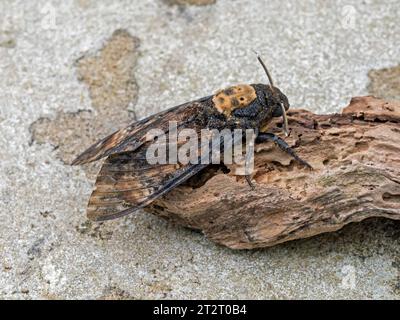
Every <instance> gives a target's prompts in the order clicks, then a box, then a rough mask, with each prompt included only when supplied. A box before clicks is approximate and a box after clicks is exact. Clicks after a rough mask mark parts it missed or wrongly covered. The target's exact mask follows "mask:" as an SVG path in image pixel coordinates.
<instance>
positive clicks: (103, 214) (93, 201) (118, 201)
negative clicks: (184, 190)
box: [87, 123, 208, 221]
mask: <svg viewBox="0 0 400 320" xmlns="http://www.w3.org/2000/svg"><path fill="white" fill-rule="evenodd" d="M193 126H194V124H193V123H192V124H189V125H188V126H186V128H188V127H192V128H193ZM194 129H196V128H194ZM200 129H201V128H198V129H196V131H198V132H199V131H200ZM178 132H179V130H178ZM150 143H152V142H145V143H144V144H143V145H142V146H140V147H139V148H138V149H136V150H135V151H133V152H132V151H131V152H125V153H117V154H113V155H111V156H109V157H108V158H107V159H106V161H105V162H104V164H103V167H102V168H101V170H100V172H99V175H98V176H97V181H96V185H95V190H94V191H93V193H92V195H91V197H90V199H89V204H88V210H87V215H88V217H89V218H90V219H92V220H96V221H102V220H109V219H114V218H118V217H121V216H124V215H127V214H129V213H132V212H134V211H136V210H138V209H140V208H143V207H144V206H146V205H148V204H149V203H150V202H152V201H153V200H154V199H156V198H158V197H160V196H161V195H163V194H165V193H166V192H168V191H170V190H171V189H172V188H174V187H176V186H177V185H179V184H181V183H182V182H184V181H186V180H187V179H189V178H190V177H191V176H193V175H194V174H196V173H197V172H199V171H200V170H202V169H203V168H205V167H206V166H207V164H190V163H189V164H187V165H181V164H180V165H177V164H149V163H148V161H147V159H146V151H147V149H148V146H149V144H150ZM179 144H180V143H178V148H179ZM199 148H200V146H199ZM207 156H208V155H207Z"/></svg>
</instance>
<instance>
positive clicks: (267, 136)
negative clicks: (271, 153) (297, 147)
mask: <svg viewBox="0 0 400 320" xmlns="http://www.w3.org/2000/svg"><path fill="white" fill-rule="evenodd" d="M266 141H273V142H274V143H275V144H276V145H277V146H278V147H279V148H280V149H281V150H282V151H284V152H286V153H287V154H289V155H290V156H291V157H293V158H294V159H295V160H296V161H298V162H299V163H300V164H302V165H304V166H306V167H307V168H309V169H312V166H311V165H310V164H309V163H308V162H307V161H305V160H303V159H302V158H300V157H299V156H298V155H297V154H296V152H295V151H294V150H293V149H292V148H291V147H289V145H288V144H287V143H286V142H285V140H283V139H282V138H280V137H278V136H276V135H274V134H273V133H269V132H260V133H259V135H258V136H257V139H256V142H257V143H261V142H266Z"/></svg>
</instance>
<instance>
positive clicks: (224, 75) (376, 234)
mask: <svg viewBox="0 0 400 320" xmlns="http://www.w3.org/2000/svg"><path fill="white" fill-rule="evenodd" d="M399 14H400V3H399V2H398V1H396V0H391V1H371V0H365V1H350V0H349V1H345V0H342V1H324V0H315V1H287V2H283V1H279V0H276V1H261V0H260V1H255V0H254V1H250V0H247V1H239V0H236V1H230V0H216V1H212V0H211V1H210V0H164V1H163V0H153V1H150V0H148V1H143V0H140V1H139V0H136V1H128V0H126V1H94V0H69V1H32V2H31V1H29V2H28V1H8V0H6V1H4V0H2V1H1V2H0V75H1V76H0V177H1V179H0V259H1V260H0V298H2V299H3V298H6V299H9V298H18V299H28V298H41V299H62V298H69V299H71V298H78V299H83V298H91V299H96V298H103V299H108V298H117V299H129V298H256V299H263V298H273V299H283V298H306V299H308V298H322V299H323V298H362V299H371V298H378V299H381V298H387V299H389V298H394V299H399V297H400V246H399V241H400V240H399V239H400V228H399V227H400V225H399V222H394V221H389V220H369V221H365V222H362V223H359V224H354V225H350V226H347V227H345V228H344V229H342V230H340V231H339V232H335V233H332V234H327V235H321V236H317V237H314V238H311V239H306V240H301V241H294V242H290V243H287V244H283V245H279V246H276V247H273V248H269V249H264V250H254V251H232V250H229V249H226V248H223V247H220V246H216V245H215V244H213V243H211V242H210V241H208V240H207V239H205V238H204V237H203V236H202V235H201V234H199V233H195V232H193V231H189V230H186V229H184V228H181V227H177V226H174V225H171V224H169V223H167V222H165V221H163V220H161V219H159V218H157V217H154V216H152V215H151V214H148V213H144V212H140V213H138V214H136V215H131V216H129V217H125V218H122V219H119V220H116V221H111V222H107V223H104V224H95V223H91V222H89V221H87V219H86V216H85V206H86V202H87V199H88V197H89V195H90V192H91V189H92V186H93V179H94V176H95V172H96V170H98V168H99V167H98V166H99V165H98V164H97V165H92V166H86V167H70V166H69V165H68V163H69V161H71V159H72V158H73V157H74V156H75V155H77V154H78V153H79V152H80V151H82V150H83V149H84V148H85V147H87V146H88V145H89V144H90V143H91V142H94V141H95V140H96V139H98V138H100V137H102V136H103V135H105V134H107V133H109V132H111V131H113V130H115V129H117V128H119V127H121V126H123V125H124V124H126V123H128V122H129V121H132V120H133V119H138V118H142V117H144V116H146V115H149V114H152V113H154V112H156V111H158V110H162V109H165V108H168V107H171V106H174V105H176V104H178V103H182V102H185V101H188V100H190V99H193V98H196V97H201V96H204V95H208V94H210V93H212V92H214V91H215V90H217V89H219V88H221V87H224V86H226V85H229V84H236V83H249V82H250V83H252V82H266V79H265V76H264V75H263V72H262V70H261V68H260V66H259V65H258V64H257V62H256V60H255V57H254V54H253V53H252V52H251V49H255V50H257V51H259V52H261V53H262V55H263V56H264V58H265V60H266V62H267V64H268V66H269V68H270V70H271V72H272V75H273V77H274V78H275V82H276V83H277V85H278V86H279V87H280V88H281V90H282V91H283V92H285V93H286V94H287V95H288V97H289V99H290V101H291V104H292V107H295V108H296V107H297V108H299V107H302V108H308V109H310V110H312V111H314V112H321V113H322V112H323V113H325V112H339V111H340V109H341V108H342V107H344V106H345V105H346V104H347V103H348V102H349V99H350V98H351V97H352V96H357V95H365V94H368V93H372V94H375V95H380V96H383V97H386V98H388V99H400V83H399V74H400V67H399V66H398V64H399V62H400V46H399V43H400V24H399Z"/></svg>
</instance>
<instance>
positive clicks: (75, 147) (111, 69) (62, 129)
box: [31, 30, 139, 164]
mask: <svg viewBox="0 0 400 320" xmlns="http://www.w3.org/2000/svg"><path fill="white" fill-rule="evenodd" d="M138 47H139V39H138V38H136V37H133V36H131V35H130V34H129V32H127V31H125V30H116V31H115V32H114V33H113V35H112V37H111V38H110V39H108V40H107V42H106V44H105V45H104V47H103V48H101V50H100V51H99V52H96V53H95V54H88V55H84V56H82V57H80V58H79V59H78V60H77V61H76V62H75V67H76V68H77V74H78V79H79V81H82V82H83V83H84V84H85V85H86V86H87V87H88V89H89V95H90V98H91V101H92V107H93V109H92V110H78V111H77V112H63V111H60V112H58V113H57V115H56V117H55V118H54V119H51V118H40V119H38V120H37V121H35V122H34V123H33V124H32V125H31V132H32V141H33V142H37V143H40V144H42V143H50V144H51V145H53V146H54V147H55V148H56V149H57V153H58V154H59V155H60V157H61V159H62V160H63V161H64V162H65V163H66V164H68V163H71V161H72V160H73V159H74V158H75V157H76V156H77V151H79V150H81V151H83V150H84V148H85V147H89V146H90V145H91V144H93V143H94V142H96V141H97V140H99V139H101V138H102V137H104V136H106V135H108V134H110V133H112V132H113V131H115V130H117V129H118V128H120V127H121V126H124V125H126V124H128V123H130V122H131V121H133V120H134V114H133V112H132V111H129V110H128V107H129V106H130V105H135V103H136V100H137V95H138V85H137V84H136V80H135V77H134V67H135V65H136V60H137V56H138V52H137V50H138Z"/></svg>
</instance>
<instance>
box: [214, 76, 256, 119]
mask: <svg viewBox="0 0 400 320" xmlns="http://www.w3.org/2000/svg"><path fill="white" fill-rule="evenodd" d="M256 98H257V94H256V91H255V90H254V88H253V87H252V86H250V85H247V84H241V85H237V86H232V87H229V88H226V89H223V90H220V91H218V92H217V93H216V94H215V95H214V97H213V99H212V101H213V103H214V107H215V108H216V109H217V110H218V111H219V112H221V113H223V114H224V115H226V116H230V115H231V113H232V111H233V110H235V109H238V108H245V107H247V106H248V105H249V104H250V103H251V102H252V101H253V100H254V99H256Z"/></svg>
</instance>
